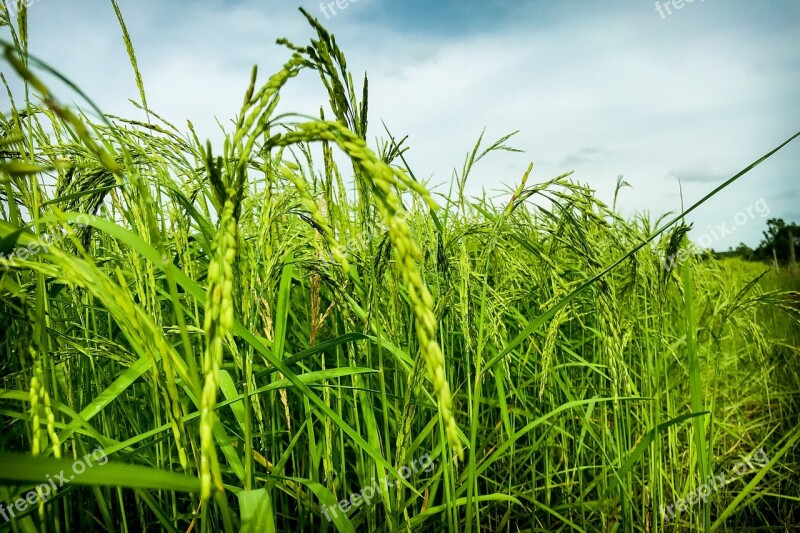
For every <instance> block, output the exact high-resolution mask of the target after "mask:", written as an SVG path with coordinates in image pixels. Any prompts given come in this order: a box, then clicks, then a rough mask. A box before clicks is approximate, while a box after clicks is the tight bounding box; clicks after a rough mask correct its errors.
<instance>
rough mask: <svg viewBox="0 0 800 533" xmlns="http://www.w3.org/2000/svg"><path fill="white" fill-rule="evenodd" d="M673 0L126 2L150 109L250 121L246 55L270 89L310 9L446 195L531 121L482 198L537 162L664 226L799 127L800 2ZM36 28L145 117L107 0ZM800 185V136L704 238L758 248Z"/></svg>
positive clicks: (484, 168) (290, 93)
mask: <svg viewBox="0 0 800 533" xmlns="http://www.w3.org/2000/svg"><path fill="white" fill-rule="evenodd" d="M30 1H31V0H29V2H30ZM674 1H675V2H676V3H677V5H680V6H681V8H680V9H676V7H675V5H674V4H673V3H672V1H670V2H666V3H662V4H661V8H660V12H659V9H658V8H657V7H656V5H654V2H652V1H649V0H648V1H633V0H626V1H623V0H617V1H592V2H588V1H587V2H577V1H561V2H554V1H550V2H542V1H538V0H537V1H533V0H529V1H510V0H483V1H471V0H444V1H422V0H403V1H399V0H398V1H395V0H392V1H390V0H359V1H358V2H353V1H352V0H351V1H350V2H349V3H348V2H344V1H343V0H339V2H340V4H339V5H343V6H346V7H344V9H341V8H340V7H337V5H336V3H335V2H332V3H328V1H327V0H326V2H325V4H320V3H319V1H318V0H314V1H308V0H304V1H302V2H298V1H297V0H295V1H284V0H281V1H265V0H261V1H256V0H209V1H189V0H169V1H164V0H161V1H156V0H119V4H120V8H121V9H122V11H123V14H124V15H125V18H126V22H127V26H128V30H129V31H130V33H131V35H132V39H133V43H134V46H135V48H136V52H137V56H138V60H139V66H140V69H141V71H142V75H143V78H144V83H145V88H146V91H147V95H148V102H149V104H150V106H151V107H152V108H153V109H154V110H156V111H157V112H159V113H161V114H163V115H165V116H166V117H168V118H169V119H171V120H173V121H175V122H178V123H185V121H186V120H187V119H188V120H191V121H192V122H193V123H194V124H195V126H196V127H197V129H198V130H199V131H200V132H201V133H202V135H203V136H205V137H208V138H212V139H218V138H219V134H218V126H217V120H219V121H221V122H223V123H226V124H227V122H228V121H229V120H230V119H231V118H232V117H233V116H234V115H235V113H236V112H237V111H238V106H239V105H240V102H241V97H242V94H243V91H244V89H245V88H246V86H247V83H248V78H249V73H250V69H251V67H252V65H253V64H258V65H259V69H260V72H261V73H262V79H263V77H265V76H266V75H268V74H269V73H272V72H274V71H275V70H277V69H278V68H279V67H280V65H281V64H282V63H283V62H284V61H285V60H286V59H287V58H288V56H289V54H288V52H287V50H286V49H283V48H281V47H279V46H277V45H275V40H276V38H278V37H288V38H289V39H290V40H292V41H293V42H295V43H298V44H304V43H305V42H307V40H308V39H309V38H310V37H311V36H312V32H311V30H310V28H309V27H308V25H307V24H306V22H305V20H304V19H303V17H302V16H301V15H300V14H299V13H298V12H297V7H299V6H303V7H305V8H306V9H307V10H308V11H309V12H310V13H311V14H312V15H314V16H316V17H317V18H319V19H320V21H321V22H323V24H325V25H326V26H327V27H328V28H329V29H330V30H331V31H332V32H333V33H334V34H335V35H336V37H337V40H338V41H339V44H340V46H341V47H342V48H343V49H344V51H345V53H346V55H347V58H348V66H349V67H350V68H351V70H353V71H354V72H355V73H363V72H364V71H366V72H367V73H368V75H369V80H370V120H371V124H372V130H371V135H372V136H373V137H378V136H381V135H382V133H383V128H382V126H381V121H384V122H385V123H386V124H387V126H388V127H389V128H390V130H391V131H392V132H393V134H394V135H395V136H403V135H406V134H407V135H409V141H410V146H411V151H410V152H409V153H408V159H409V162H410V163H411V165H412V167H413V169H414V170H415V173H416V174H417V175H418V176H421V177H426V178H429V179H430V185H431V186H432V187H433V188H434V189H435V190H436V191H438V192H440V193H442V194H446V193H447V191H448V188H449V183H450V180H451V178H452V175H453V170H454V168H456V167H457V168H460V167H461V164H462V162H463V159H464V156H465V154H466V153H467V151H468V150H469V149H470V148H471V147H472V146H473V145H474V143H475V141H476V140H477V138H478V136H479V135H480V133H481V131H482V130H483V129H484V128H485V130H486V138H487V139H488V140H494V139H496V138H498V137H500V136H502V135H504V134H506V133H510V132H512V131H515V130H520V133H519V134H518V135H517V136H516V137H514V139H513V140H512V142H511V144H512V145H513V146H514V147H516V148H519V149H521V150H524V153H502V154H498V155H494V156H491V157H489V158H487V159H485V160H484V161H482V162H481V163H480V166H479V167H478V168H476V171H475V173H474V174H473V175H472V178H471V180H470V182H469V183H468V192H469V193H470V194H473V195H480V194H481V193H482V191H486V192H487V194H490V195H500V194H501V193H502V192H503V191H504V190H507V188H508V186H512V185H513V184H515V183H518V182H519V179H520V177H521V176H522V174H523V172H524V170H525V169H526V167H527V165H528V163H529V162H533V163H534V165H535V166H534V173H533V177H532V178H531V180H538V181H544V180H546V179H549V178H551V177H553V176H555V175H558V174H561V173H563V172H566V171H568V170H574V171H575V174H574V175H573V176H574V178H575V179H576V180H578V181H580V182H582V183H588V184H589V185H590V186H592V187H593V188H595V189H596V190H597V191H598V194H599V195H600V197H601V198H602V199H603V200H604V201H606V202H607V203H609V204H610V203H611V201H612V199H613V189H614V184H615V182H616V179H617V176H618V175H623V176H624V178H625V180H626V181H628V182H629V183H630V184H631V185H632V186H633V187H632V188H631V189H625V191H624V193H623V194H622V196H621V199H620V202H619V207H620V209H621V210H622V211H623V213H625V214H626V215H630V214H632V213H634V212H643V211H648V212H650V213H651V214H653V215H654V216H655V215H660V214H663V213H665V212H667V211H675V210H679V209H680V207H681V189H682V191H683V201H684V202H685V204H686V205H689V204H690V203H692V202H693V201H695V200H697V199H699V198H700V197H702V196H703V194H704V193H705V192H707V191H709V190H711V189H712V188H713V187H714V186H715V185H716V184H718V183H720V182H721V181H723V180H725V179H726V178H728V177H730V176H731V175H733V174H734V173H736V172H737V171H738V170H740V169H742V168H743V167H745V166H747V165H748V164H749V163H751V162H752V161H753V160H755V159H757V158H758V157H759V156H760V155H762V154H763V153H765V152H767V151H768V150H770V149H771V148H773V147H774V146H776V145H777V144H779V143H780V142H782V141H783V140H785V139H786V138H788V137H789V136H791V135H792V134H793V133H795V132H796V131H798V130H800V92H798V88H799V87H800V34H798V28H800V2H798V1H797V0H791V1H790V0H771V1H770V2H754V1H751V0H750V1H738V0H724V1H723V0H694V1H693V2H688V0H686V3H683V2H681V0H674ZM664 4H666V5H664ZM29 17H30V25H31V28H30V42H31V51H32V53H34V54H36V55H38V56H39V57H40V58H42V59H44V60H45V61H47V62H48V63H50V64H52V65H55V66H57V67H58V68H59V69H60V70H61V71H62V72H63V73H65V74H66V75H67V76H68V77H70V78H71V79H72V80H74V81H75V82H76V83H78V85H79V86H81V87H82V88H83V89H84V90H85V91H86V92H87V93H88V94H89V95H90V96H91V97H92V98H94V99H95V101H96V102H97V103H98V104H99V105H100V106H101V108H102V109H103V110H104V111H107V112H111V113H115V114H122V115H127V116H131V115H136V113H135V110H134V109H133V107H132V106H131V105H130V103H128V101H127V100H128V99H129V98H137V92H136V87H135V84H134V80H133V76H132V73H131V69H130V65H129V63H128V60H127V56H126V53H125V49H124V46H123V43H122V40H121V38H120V30H119V26H118V24H117V22H116V18H115V16H114V12H113V9H112V7H111V5H110V2H107V1H104V0H70V1H69V2H64V1H63V0H34V2H33V5H32V6H31V7H30V9H29ZM2 35H3V37H4V38H5V36H6V35H7V34H6V33H2ZM0 68H2V71H3V72H4V73H5V74H6V76H7V77H11V76H10V74H11V73H10V72H8V71H9V68H8V67H7V66H6V65H5V64H2V65H0ZM57 92H58V94H59V95H60V96H61V97H62V98H63V99H66V100H71V99H72V98H73V96H71V95H70V93H69V92H68V91H66V90H65V89H62V90H59V91H57ZM282 94H283V96H282V102H281V108H282V110H283V111H286V112H289V111H292V112H300V113H305V114H310V115H313V114H316V113H317V111H318V109H319V106H320V105H321V104H324V103H325V102H326V101H327V100H326V98H325V96H324V94H323V92H322V90H321V87H320V84H319V81H318V79H317V78H316V77H315V76H314V75H312V74H306V75H301V76H299V77H298V78H296V79H294V80H292V81H291V82H290V84H289V85H288V86H287V88H286V89H285V90H284V92H283V93H282ZM5 98H6V97H5V95H4V94H3V95H1V96H0V104H2V105H1V106H0V107H2V108H3V109H7V107H8V104H7V102H6V100H5ZM799 182H800V139H799V140H798V141H796V142H795V143H793V144H792V145H790V146H789V147H787V148H786V149H784V150H783V151H782V152H780V153H779V154H777V155H776V156H774V157H773V158H772V159H770V160H768V161H767V162H766V163H764V164H763V165H762V166H760V167H759V168H758V169H756V170H755V171H753V172H752V173H750V174H748V175H747V176H746V177H745V178H743V179H742V180H740V181H739V182H737V183H736V184H735V185H734V186H732V187H731V188H730V189H729V190H727V191H726V192H724V193H722V194H721V195H720V196H718V197H717V198H716V199H715V200H714V201H713V202H712V204H710V205H707V206H704V207H702V208H701V209H700V210H699V211H698V212H697V213H696V216H694V217H693V218H692V220H693V222H694V223H695V230H694V231H693V232H692V235H693V238H694V239H695V240H698V239H699V238H703V240H704V241H705V242H709V240H710V241H711V243H712V246H713V247H714V248H717V249H727V248H728V246H735V245H736V244H738V243H739V242H741V241H744V242H746V243H748V244H751V245H755V244H757V243H758V241H759V240H760V236H761V231H762V229H763V228H764V227H765V217H766V216H769V217H781V218H785V219H787V220H788V219H791V220H800V192H798V183H799ZM748 208H749V209H748ZM717 228H720V229H717ZM722 228H724V229H722ZM722 233H725V235H724V236H723V235H721V234H722Z"/></svg>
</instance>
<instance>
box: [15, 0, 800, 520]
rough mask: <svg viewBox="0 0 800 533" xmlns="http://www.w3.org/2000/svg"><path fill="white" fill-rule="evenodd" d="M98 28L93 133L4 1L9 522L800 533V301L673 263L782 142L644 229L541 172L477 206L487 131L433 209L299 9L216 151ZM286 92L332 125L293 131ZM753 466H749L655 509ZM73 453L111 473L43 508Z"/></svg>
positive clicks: (94, 470) (304, 120) (708, 264)
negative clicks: (316, 100)
mask: <svg viewBox="0 0 800 533" xmlns="http://www.w3.org/2000/svg"><path fill="white" fill-rule="evenodd" d="M110 8H111V9H113V10H114V12H115V14H116V16H117V19H118V21H119V24H120V29H121V33H122V39H123V43H124V44H125V46H126V50H127V52H128V56H129V59H130V63H131V67H132V70H133V75H134V79H135V81H136V85H137V90H138V93H139V94H138V101H137V102H135V104H134V105H136V106H137V107H138V108H140V109H141V110H143V112H144V116H145V120H133V119H128V118H124V117H117V116H109V115H103V114H102V112H101V111H100V110H99V109H97V107H96V106H94V105H93V104H92V102H91V100H90V99H89V98H88V97H87V96H86V95H85V94H83V93H82V92H80V90H79V89H78V88H77V87H75V86H74V85H72V84H71V83H69V81H68V80H67V78H65V77H64V76H62V75H61V74H58V72H57V71H56V69H54V68H51V67H49V66H47V65H45V64H44V63H42V62H41V61H39V60H38V59H37V58H34V57H32V56H31V55H29V53H28V45H27V11H26V10H25V8H24V3H23V4H22V8H21V9H20V10H19V12H18V14H17V16H16V17H14V20H13V21H12V20H9V19H10V18H11V17H10V16H9V11H8V9H7V6H6V5H5V3H3V5H2V7H0V20H3V21H7V22H8V23H9V24H10V26H7V28H8V31H9V33H10V34H11V42H9V43H3V53H4V57H5V63H4V64H6V65H7V66H8V67H9V68H8V69H7V71H5V72H4V73H3V79H4V80H5V79H6V77H8V76H11V75H14V76H17V77H18V78H19V79H20V80H21V81H22V83H23V84H24V87H25V94H24V97H23V98H21V99H16V100H15V98H14V95H13V94H11V92H10V91H9V104H8V105H7V106H4V107H3V110H2V114H0V200H2V201H0V254H3V256H2V257H0V369H2V372H1V373H0V425H2V428H3V431H2V432H1V433H0V505H3V507H0V522H2V523H0V529H3V528H9V529H11V530H14V531H16V530H26V531H27V530H33V529H37V528H38V529H41V530H46V531H68V530H73V529H75V530H86V531H89V530H107V531H147V530H165V531H179V530H182V531H189V530H198V531H217V530H223V531H232V530H243V531H284V530H296V531H320V530H321V531H330V530H337V531H362V530H371V531H406V530H409V531H410V530H413V531H419V530H421V531H443V530H447V531H474V530H488V531H509V532H510V531H573V530H574V531H597V530H620V531H647V532H650V531H659V530H707V531H714V530H719V529H722V530H737V531H738V530H743V529H754V530H755V529H763V530H767V529H769V528H773V529H774V528H783V529H788V528H790V527H791V526H793V525H794V524H795V523H797V522H798V521H800V515H799V514H798V513H799V512H798V505H797V504H798V501H799V500H800V494H799V491H798V489H799V488H800V485H798V481H797V479H796V476H794V475H793V473H794V472H795V471H796V469H797V468H798V465H800V455H798V451H797V440H798V437H797V431H796V428H795V427H794V421H795V420H796V417H797V413H798V396H797V390H798V387H800V375H799V374H798V372H797V371H796V367H797V365H796V364H795V363H796V360H797V356H798V348H799V347H800V344H799V342H800V337H798V328H797V324H798V318H800V314H799V313H798V304H797V302H798V296H797V292H796V291H797V290H798V286H799V285H800V284H798V282H797V279H796V277H792V276H790V275H789V273H786V272H783V273H775V272H774V271H771V270H770V269H769V267H768V266H765V265H761V264H757V263H746V262H744V261H739V260H721V261H717V260H714V259H713V258H708V257H700V256H688V257H686V258H685V259H684V260H682V261H681V262H680V264H679V265H673V264H671V263H669V262H666V263H665V262H664V261H663V260H662V259H663V257H670V256H674V255H675V253H676V252H677V251H678V250H679V249H680V247H681V246H683V247H686V246H687V240H688V239H689V238H691V232H690V228H689V227H688V226H685V225H683V221H684V220H685V216H686V215H687V214H688V213H691V212H692V211H694V210H696V209H699V208H701V206H702V205H704V204H705V203H707V202H710V201H713V199H714V196H715V195H716V194H717V193H718V192H719V191H721V190H723V189H725V188H728V187H735V186H736V182H737V181H738V180H740V179H746V174H747V173H748V172H749V171H750V170H751V169H752V168H754V167H755V166H757V165H759V164H762V163H763V162H764V161H766V160H767V159H768V158H769V157H770V156H771V155H773V154H774V153H776V152H777V151H778V150H780V149H781V148H782V147H783V146H785V145H786V144H787V143H789V142H791V141H792V140H793V139H795V138H796V137H797V136H798V135H794V136H792V137H791V138H790V139H788V140H787V141H786V142H784V143H782V144H781V145H779V146H778V147H777V148H775V149H774V150H772V151H770V152H768V153H767V154H766V155H764V156H763V157H761V158H759V159H758V160H756V161H755V162H754V163H753V164H751V165H749V166H748V167H746V168H745V169H743V170H742V171H741V172H739V173H737V174H736V175H735V176H733V177H732V178H731V179H729V180H727V181H726V182H724V183H723V184H721V185H720V186H719V187H716V188H715V189H714V190H713V191H711V192H710V193H709V194H708V195H706V196H704V197H703V198H701V199H700V200H699V201H697V202H696V203H694V204H692V205H691V206H690V207H689V208H688V209H686V210H684V211H683V212H681V213H673V214H670V215H669V216H667V215H665V216H663V217H661V218H659V219H652V218H651V217H650V216H649V215H647V214H637V215H634V216H632V217H630V218H625V217H623V216H621V215H620V214H618V213H617V212H616V210H615V206H616V201H617V197H618V196H619V195H620V194H622V187H623V186H624V185H625V182H624V181H623V180H621V179H620V180H619V181H618V188H617V191H616V192H615V196H614V199H613V200H614V201H613V203H612V204H611V207H609V206H608V205H606V204H605V203H604V202H603V201H602V200H601V199H600V198H598V196H597V195H596V194H595V192H594V191H593V190H592V189H591V188H590V187H589V186H588V185H585V184H582V183H579V182H577V181H576V180H575V179H574V178H573V177H572V175H571V173H569V172H566V173H564V174H562V175H559V176H557V177H554V178H551V179H546V178H542V177H540V176H538V175H537V173H536V172H535V167H534V166H533V165H532V164H531V165H529V166H527V167H526V168H525V169H522V170H524V172H521V178H520V179H519V181H518V183H517V184H516V185H514V186H513V187H511V188H509V190H508V195H507V196H505V197H504V199H503V200H502V201H497V200H494V199H492V198H489V197H488V196H486V195H484V196H481V197H470V196H469V195H468V194H467V193H466V190H467V189H466V187H467V180H468V179H470V175H471V174H472V172H473V170H474V168H475V166H476V165H478V164H480V165H485V164H489V162H490V161H491V155H492V154H493V153H494V152H496V151H515V150H516V149H515V148H513V147H512V146H510V143H511V139H512V137H513V134H510V135H506V136H502V137H501V138H499V139H498V140H497V141H495V142H492V143H486V142H485V140H484V137H483V135H481V137H480V138H479V140H478V142H477V143H476V144H475V145H474V146H473V147H472V148H471V149H470V150H469V152H468V153H467V156H466V158H465V161H464V164H463V165H462V166H461V168H460V171H459V172H457V174H456V176H455V178H454V179H453V182H452V184H451V187H450V190H449V192H448V193H447V194H434V193H432V192H431V191H429V190H428V188H427V185H426V184H425V183H423V182H421V181H420V180H418V179H417V177H416V174H415V173H414V169H412V168H411V167H410V166H409V165H408V162H407V161H406V158H405V156H404V154H405V152H406V150H408V149H410V148H411V147H409V146H407V145H406V144H405V142H406V138H405V137H395V136H394V135H393V134H392V132H390V131H389V130H388V128H385V131H384V133H385V136H386V137H385V139H379V140H378V142H377V145H376V146H375V147H374V148H371V147H370V145H369V144H368V143H367V139H368V137H367V131H368V126H369V121H368V113H369V108H368V82H367V78H366V76H365V77H364V78H363V85H361V86H360V87H359V86H357V84H356V83H355V82H354V81H353V80H354V75H353V74H352V73H351V72H350V71H349V70H348V67H347V62H346V59H345V54H344V52H343V51H342V50H341V49H340V48H339V46H338V45H337V43H336V40H335V38H334V36H333V35H331V34H330V33H329V32H328V31H327V30H325V28H323V27H322V26H321V25H320V24H319V23H318V22H317V21H316V20H314V19H313V17H311V16H310V15H309V14H308V13H306V12H303V15H304V16H305V17H306V19H307V20H308V21H309V23H310V27H311V31H312V32H313V35H314V38H313V39H311V40H310V42H309V44H307V45H304V46H298V45H295V44H292V43H290V42H288V41H286V40H281V41H279V44H280V45H281V47H282V49H284V50H288V52H287V55H288V59H287V61H286V62H285V64H284V66H283V67H282V68H281V69H280V70H279V71H278V72H276V73H275V74H274V75H272V76H271V77H269V78H267V80H266V81H265V82H263V84H261V83H259V78H258V71H257V70H256V69H253V73H252V76H251V79H250V84H249V85H248V86H247V87H245V88H244V96H243V98H242V105H241V108H240V111H239V113H238V115H237V116H236V117H233V121H232V124H233V125H234V127H233V129H232V131H230V132H227V133H226V134H225V138H224V140H223V142H222V145H221V146H220V147H217V148H214V147H212V145H211V144H210V143H208V142H204V141H203V140H201V139H199V138H198V136H197V135H196V133H195V131H194V129H193V127H192V125H191V124H190V123H189V124H187V125H186V127H185V128H184V127H178V126H176V125H174V124H172V123H170V122H168V121H166V120H164V119H163V118H162V117H161V115H159V114H158V112H157V111H156V110H153V109H150V108H149V107H148V103H147V98H146V96H147V95H146V92H145V84H144V80H143V78H142V76H141V73H140V72H139V68H138V63H137V59H136V55H135V52H134V45H133V43H132V42H131V37H130V34H129V33H128V30H127V27H126V24H125V21H124V19H123V13H122V11H121V9H120V6H118V5H117V3H116V2H114V1H112V2H111V6H110ZM303 70H312V71H314V72H316V73H317V74H318V75H319V79H320V82H321V83H322V86H323V87H324V88H325V90H326V92H327V95H328V100H329V101H328V102H327V104H326V106H325V108H323V109H322V110H321V111H318V112H312V113H308V114H306V115H302V116H300V115H290V114H286V113H284V112H283V110H282V109H281V108H280V95H281V93H282V92H284V91H289V90H292V86H293V84H294V83H297V78H298V76H297V75H298V74H299V73H300V72H302V71H303ZM43 72H46V73H48V74H55V75H56V78H55V79H56V80H59V81H60V82H63V83H65V85H66V87H67V89H68V90H70V91H72V92H74V93H75V94H77V95H78V96H79V99H80V101H81V102H85V106H86V109H81V108H80V107H72V106H67V105H64V104H62V103H60V101H59V100H57V99H56V96H55V94H56V92H55V90H51V88H50V87H48V86H47V85H46V84H45V83H43V82H42V79H43V76H42V75H41V74H42V73H43ZM65 101H66V99H65ZM3 102H5V100H4V101H3ZM312 116H314V117H316V116H318V117H319V118H318V119H314V118H311V117H312ZM335 151H339V152H341V155H342V156H343V157H344V158H345V160H346V161H347V162H348V168H347V169H344V168H340V166H339V165H337V164H336V161H337V160H338V158H337V157H335V155H334V154H335ZM214 154H218V155H217V156H214ZM53 236H55V238H52V237H53ZM46 237H47V238H46ZM758 449H762V450H764V452H765V455H766V456H767V457H768V460H765V461H763V463H758V464H757V465H756V466H757V467H758V468H755V469H754V470H752V471H749V472H747V473H745V474H742V475H741V476H738V477H736V478H735V479H732V482H731V483H729V484H727V485H725V486H723V487H719V488H718V489H717V490H714V491H713V492H712V493H710V494H709V495H708V496H707V497H706V498H705V499H704V500H702V501H700V502H699V503H698V504H697V505H686V506H685V507H684V506H681V508H680V509H679V510H678V511H677V512H674V511H675V502H677V501H679V500H682V499H684V498H686V497H687V495H688V494H689V493H691V492H692V491H697V490H699V488H700V487H702V486H703V485H704V484H705V483H706V482H707V478H708V476H709V475H712V474H718V473H720V472H723V473H724V472H729V471H731V470H732V468H733V467H734V466H735V465H736V464H737V463H738V462H739V461H740V460H741V458H742V457H745V456H747V455H748V454H751V453H752V452H753V451H755V450H758ZM93 452H96V453H102V454H103V455H102V457H105V458H106V459H107V462H104V463H103V464H96V465H94V466H92V467H90V468H86V469H85V471H84V472H82V473H81V474H80V475H76V476H75V477H74V479H72V480H70V482H68V483H66V484H64V485H63V486H61V487H58V491H57V494H56V495H55V496H53V497H49V496H47V497H45V494H44V490H45V489H44V488H43V487H42V485H41V484H42V483H43V480H47V479H48V476H50V478H49V479H52V478H53V476H54V475H55V474H58V473H60V472H62V471H67V469H70V468H73V465H75V464H76V462H77V461H82V460H84V459H85V458H87V457H91V453H93ZM423 458H424V459H426V460H425V461H423V460H422V459H423ZM29 494H33V496H31V501H34V500H35V505H34V504H31V505H30V506H28V505H27V504H25V507H26V509H25V510H24V511H20V510H19V508H18V507H17V506H16V502H17V501H23V502H24V500H20V498H22V497H25V496H26V495H29ZM11 506H14V507H11ZM670 506H672V507H670ZM19 507H22V504H21V505H20V506H19ZM9 509H11V510H13V511H14V514H13V516H12V515H11V513H10V512H9V511H8V510H9ZM3 512H5V513H6V515H8V520H7V521H2V520H3V519H4V518H5V516H6V515H3V514H2V513H3Z"/></svg>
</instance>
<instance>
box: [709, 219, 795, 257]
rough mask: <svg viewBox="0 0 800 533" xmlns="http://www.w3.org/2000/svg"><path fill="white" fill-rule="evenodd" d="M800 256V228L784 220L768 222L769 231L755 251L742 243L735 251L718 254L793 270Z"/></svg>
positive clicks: (765, 233)
mask: <svg viewBox="0 0 800 533" xmlns="http://www.w3.org/2000/svg"><path fill="white" fill-rule="evenodd" d="M798 255H800V226H798V225H797V224H796V223H789V224H787V223H786V222H785V221H784V220H783V219H782V218H770V219H768V220H767V230H766V231H764V238H763V239H762V241H761V244H759V245H758V246H757V247H756V248H755V249H753V248H750V247H749V246H747V245H746V244H745V243H740V244H739V246H737V247H736V248H735V249H734V248H731V249H729V250H728V251H727V252H718V253H717V256H719V257H741V258H743V259H746V260H748V261H768V262H770V263H773V264H776V266H780V265H788V266H791V267H792V268H794V267H795V265H796V264H797V257H798Z"/></svg>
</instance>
